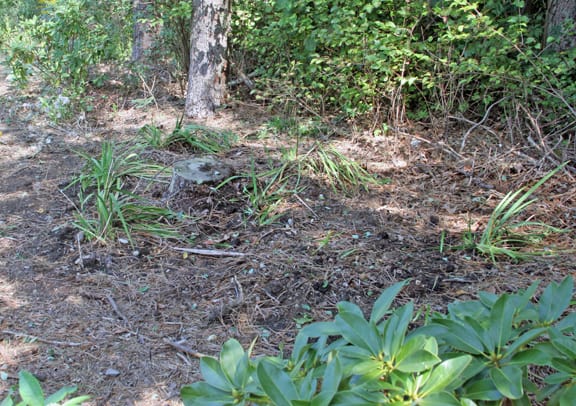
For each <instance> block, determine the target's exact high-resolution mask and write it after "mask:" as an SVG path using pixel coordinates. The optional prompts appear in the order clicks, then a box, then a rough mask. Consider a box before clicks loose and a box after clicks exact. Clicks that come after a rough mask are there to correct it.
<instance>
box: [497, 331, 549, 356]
mask: <svg viewBox="0 0 576 406" xmlns="http://www.w3.org/2000/svg"><path fill="white" fill-rule="evenodd" d="M546 330H547V329H546V328H535V329H532V330H528V331H527V332H525V333H524V334H522V335H521V336H520V337H518V338H517V339H516V340H514V342H513V343H512V344H510V345H509V346H508V347H507V348H506V349H505V351H506V352H505V356H510V355H513V354H514V353H515V352H516V351H517V350H518V349H520V348H522V347H524V346H525V345H526V344H528V343H530V342H532V341H533V340H534V339H535V338H536V337H539V336H540V335H542V334H544V333H545V332H546Z"/></svg>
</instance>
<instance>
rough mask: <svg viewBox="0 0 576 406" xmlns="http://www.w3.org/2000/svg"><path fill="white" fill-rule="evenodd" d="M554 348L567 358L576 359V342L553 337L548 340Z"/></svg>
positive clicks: (571, 339)
mask: <svg viewBox="0 0 576 406" xmlns="http://www.w3.org/2000/svg"><path fill="white" fill-rule="evenodd" d="M550 342H551V343H552V345H553V346H554V348H556V349H557V350H558V351H559V352H561V353H562V354H563V355H565V356H566V357H567V358H570V359H576V340H574V339H573V338H569V337H554V338H552V339H551V340H550Z"/></svg>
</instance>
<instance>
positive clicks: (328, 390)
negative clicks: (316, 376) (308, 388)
mask: <svg viewBox="0 0 576 406" xmlns="http://www.w3.org/2000/svg"><path fill="white" fill-rule="evenodd" d="M342 378H343V376H342V365H341V363H340V360H339V359H338V358H337V357H336V358H334V359H333V360H332V361H331V362H330V363H329V364H328V366H327V367H326V371H324V378H323V379H322V389H321V391H320V393H321V394H324V396H326V395H327V394H328V395H330V399H332V397H333V396H334V395H335V394H336V392H338V387H339V386H340V383H341V382H342ZM329 403H330V402H328V403H327V404H326V405H328V404H329Z"/></svg>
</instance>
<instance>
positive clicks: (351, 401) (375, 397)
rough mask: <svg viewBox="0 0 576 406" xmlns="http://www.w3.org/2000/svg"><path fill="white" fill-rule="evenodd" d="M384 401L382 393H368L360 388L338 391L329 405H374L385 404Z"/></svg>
mask: <svg viewBox="0 0 576 406" xmlns="http://www.w3.org/2000/svg"><path fill="white" fill-rule="evenodd" d="M386 401H387V399H386V397H385V396H384V395H383V394H382V393H368V392H366V391H363V390H362V389H359V390H354V389H352V390H347V391H340V392H338V393H337V394H336V396H335V397H334V399H333V400H332V403H331V405H330V406H374V405H380V404H386V403H387V402H386Z"/></svg>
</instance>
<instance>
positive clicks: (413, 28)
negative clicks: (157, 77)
mask: <svg viewBox="0 0 576 406" xmlns="http://www.w3.org/2000/svg"><path fill="white" fill-rule="evenodd" d="M545 3H546V2H544V1H543V0H531V1H529V2H526V1H524V0H514V1H509V2H501V1H497V0H484V1H472V0H452V1H443V0H413V1H409V2H406V1H400V0H352V1H349V0H346V1H344V0H337V1H332V0H330V1H328V0H315V1H309V0H264V1H258V2H253V1H247V0H239V1H237V2H234V4H233V10H232V11H233V18H232V24H233V26H232V38H231V50H230V59H231V63H230V67H231V74H232V76H233V75H235V74H237V73H238V72H243V73H246V74H253V75H254V76H256V77H257V89H256V90H255V93H256V95H257V96H258V97H263V98H268V99H272V100H275V101H277V102H282V103H283V104H286V103H287V104H288V105H289V106H290V107H294V106H296V107H300V108H301V107H303V106H305V109H306V110H308V111H310V110H313V111H315V112H319V113H321V114H324V113H330V114H333V115H335V116H337V117H340V118H351V117H352V118H354V117H356V118H362V117H363V118H369V119H370V120H371V121H372V122H373V123H378V124H382V123H391V124H395V123H399V122H401V121H402V120H404V119H405V118H406V117H409V118H416V119H423V118H427V117H431V116H444V117H445V116H446V115H454V114H455V115H463V116H466V117H469V118H470V119H472V120H474V121H478V120H479V119H480V118H482V117H483V116H484V114H485V112H486V111H487V110H489V108H490V107H494V106H496V107H497V108H496V109H494V110H493V113H494V116H495V117H498V119H499V120H501V121H505V120H506V119H509V118H516V117H518V116H524V117H528V118H533V117H537V121H538V124H539V125H541V126H543V127H544V128H549V129H553V130H555V131H556V130H557V131H560V132H562V131H563V128H564V126H565V125H566V124H567V123H569V122H571V121H573V120H574V116H575V115H576V111H575V110H574V108H573V106H574V104H575V102H576V100H575V99H576V81H575V80H574V71H575V70H576V58H575V56H576V50H574V49H572V50H568V51H563V52H558V51H555V50H554V49H553V47H552V46H551V45H553V44H554V42H555V41H558V40H559V38H546V39H545V38H543V35H544V27H545V20H546V15H545V13H546V4H545ZM148 7H149V8H151V9H149V10H147V11H146V13H145V16H135V15H133V13H132V10H131V2H128V1H121V2H107V1H102V0H51V1H47V0H45V1H32V0H23V1H14V0H3V1H2V2H0V10H2V12H3V13H4V17H3V21H2V25H1V26H0V42H1V43H2V49H3V51H4V52H5V53H6V54H7V55H8V62H9V64H10V66H11V67H12V69H13V72H14V75H15V77H16V78H17V79H18V80H19V81H22V82H24V81H25V80H26V79H27V78H28V77H29V74H30V71H31V70H36V71H38V72H40V73H41V74H42V77H43V79H44V80H45V81H46V82H47V83H48V84H49V85H50V86H51V87H52V88H54V89H57V91H56V93H58V94H60V93H61V94H63V95H64V96H67V97H70V96H72V97H75V96H76V95H78V94H81V93H82V92H83V90H84V89H85V86H86V84H87V77H88V76H87V75H88V72H89V68H90V67H91V66H93V65H94V64H95V63H98V62H100V61H115V62H120V63H124V62H126V56H127V55H128V53H129V49H130V46H131V40H132V37H131V34H132V28H133V24H134V22H135V21H138V20H139V19H142V18H144V19H145V20H146V21H147V22H148V23H149V26H150V27H151V29H152V31H153V34H154V38H155V41H156V43H155V45H154V46H153V47H152V48H151V50H150V51H151V53H150V54H149V57H150V58H151V59H150V65H154V64H164V65H165V67H168V68H169V69H172V74H173V76H174V77H177V78H182V77H183V76H184V75H185V71H186V70H187V69H188V66H189V55H188V53H189V24H190V17H191V13H192V10H191V7H190V3H189V2H185V1H176V0H163V1H160V2H155V3H154V5H153V6H152V5H149V6H148ZM544 44H546V45H544ZM495 112H498V113H497V115H496V113H495ZM498 119H497V120H498ZM546 126H549V127H546Z"/></svg>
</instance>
